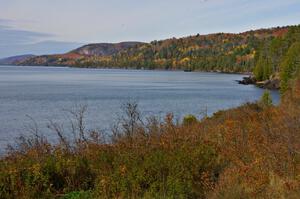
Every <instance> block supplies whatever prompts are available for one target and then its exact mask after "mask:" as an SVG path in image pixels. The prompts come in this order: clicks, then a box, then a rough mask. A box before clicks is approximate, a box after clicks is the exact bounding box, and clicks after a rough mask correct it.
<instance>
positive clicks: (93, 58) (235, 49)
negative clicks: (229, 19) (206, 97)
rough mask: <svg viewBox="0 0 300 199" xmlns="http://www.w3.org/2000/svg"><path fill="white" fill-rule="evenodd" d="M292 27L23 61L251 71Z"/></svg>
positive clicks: (98, 47) (100, 47) (93, 47)
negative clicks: (264, 51) (267, 46)
mask: <svg viewBox="0 0 300 199" xmlns="http://www.w3.org/2000/svg"><path fill="white" fill-rule="evenodd" d="M289 28H290V27H276V28H270V29H259V30H251V31H247V32H243V33H239V34H233V33H216V34H209V35H199V34H197V35H194V36H188V37H183V38H171V39H166V40H160V41H152V42H151V43H139V42H123V43H118V44H89V45H85V46H83V47H80V48H78V49H76V50H73V51H70V52H69V53H66V54H56V55H44V56H37V57H33V58H31V59H27V60H25V61H24V62H21V63H20V64H22V65H46V66H47V65H53V66H74V67H110V68H112V67H117V68H135V69H139V68H145V69H167V70H200V71H222V72H249V71H253V69H254V67H255V64H256V61H257V59H258V57H257V52H258V51H259V50H260V48H261V46H262V44H263V43H266V42H267V41H271V40H272V39H274V38H281V37H284V36H285V35H286V34H287V32H288V30H289Z"/></svg>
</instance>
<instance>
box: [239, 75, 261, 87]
mask: <svg viewBox="0 0 300 199" xmlns="http://www.w3.org/2000/svg"><path fill="white" fill-rule="evenodd" d="M237 82H238V83H239V84H244V85H249V84H255V83H256V79H255V77H254V76H248V77H243V80H237Z"/></svg>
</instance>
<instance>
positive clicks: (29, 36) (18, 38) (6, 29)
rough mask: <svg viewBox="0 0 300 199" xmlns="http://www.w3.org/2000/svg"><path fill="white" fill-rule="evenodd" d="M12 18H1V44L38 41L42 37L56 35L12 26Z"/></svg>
mask: <svg viewBox="0 0 300 199" xmlns="http://www.w3.org/2000/svg"><path fill="white" fill-rule="evenodd" d="M10 23H12V21H11V20H7V19H0V45H2V46H6V45H17V44H26V43H33V42H37V41H39V40H41V39H47V38H51V37H53V36H54V35H51V34H47V33H39V32H33V31H27V30H18V29H14V28H12V27H11V26H10V25H9V24H10Z"/></svg>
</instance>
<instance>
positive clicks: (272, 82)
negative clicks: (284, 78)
mask: <svg viewBox="0 0 300 199" xmlns="http://www.w3.org/2000/svg"><path fill="white" fill-rule="evenodd" d="M237 82H238V83H239V84H243V85H249V84H254V85H256V86H258V87H260V88H264V89H269V90H278V89H280V78H279V75H278V74H276V75H273V76H271V77H270V79H268V80H265V81H257V80H256V79H255V77H254V76H248V77H244V78H243V80H237Z"/></svg>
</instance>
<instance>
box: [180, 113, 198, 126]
mask: <svg viewBox="0 0 300 199" xmlns="http://www.w3.org/2000/svg"><path fill="white" fill-rule="evenodd" d="M197 121H198V120H197V118H196V117H195V116H194V115H186V116H185V117H184V118H183V125H192V124H195V123H196V122H197Z"/></svg>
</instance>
